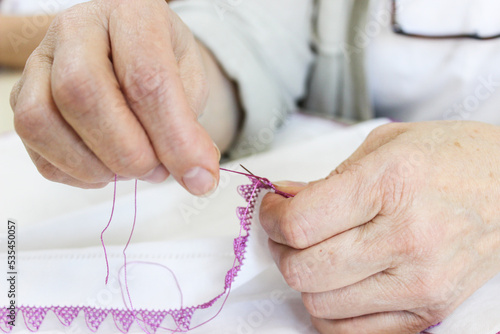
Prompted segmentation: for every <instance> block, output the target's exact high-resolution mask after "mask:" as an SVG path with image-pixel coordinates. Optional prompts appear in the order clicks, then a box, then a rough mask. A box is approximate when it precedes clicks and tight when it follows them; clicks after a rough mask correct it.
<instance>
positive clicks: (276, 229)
mask: <svg viewBox="0 0 500 334" xmlns="http://www.w3.org/2000/svg"><path fill="white" fill-rule="evenodd" d="M365 174H366V173H365V172H364V171H363V168H355V169H354V170H349V171H345V172H343V173H341V174H337V175H332V176H330V177H329V178H328V179H325V180H322V181H319V182H316V183H314V184H312V185H310V186H308V187H306V188H305V189H303V190H302V191H301V192H299V193H298V194H297V195H296V196H295V197H293V198H284V197H282V196H280V195H276V194H273V193H268V194H266V196H265V197H264V199H263V201H262V205H261V207H260V216H259V218H260V223H261V225H262V227H263V228H264V230H265V231H266V232H267V234H268V235H269V237H270V238H271V239H272V240H273V241H275V242H277V243H280V244H284V245H287V246H290V247H293V248H296V249H305V248H308V247H310V246H312V245H315V244H317V243H319V242H321V241H323V240H325V239H327V238H330V237H332V236H335V235H337V234H340V233H342V232H344V231H347V230H349V229H351V228H353V227H356V226H360V225H363V224H365V223H367V222H369V221H371V220H372V219H373V218H375V217H376V216H377V214H378V213H379V212H380V210H381V208H382V196H381V194H380V193H379V191H378V189H379V187H378V185H377V183H378V180H377V177H376V175H369V176H366V175H365Z"/></svg>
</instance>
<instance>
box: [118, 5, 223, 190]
mask: <svg viewBox="0 0 500 334" xmlns="http://www.w3.org/2000/svg"><path fill="white" fill-rule="evenodd" d="M130 6H132V7H130ZM132 9H133V10H132ZM124 21H125V22H134V25H133V26H132V27H133V28H134V29H130V28H131V26H130V25H125V24H123V22H124ZM110 36H111V43H112V55H113V65H114V69H115V71H116V74H117V78H118V81H119V82H120V85H121V87H122V88H123V90H124V93H125V96H126V98H127V101H128V103H129V105H130V106H131V108H132V110H133V111H134V113H135V115H136V117H137V118H138V119H139V121H140V122H141V124H142V126H143V127H144V129H145V131H146V132H147V134H148V136H149V139H150V140H151V143H152V145H153V147H154V150H155V152H156V155H157V156H158V158H159V160H160V161H161V162H162V163H163V165H165V166H166V167H167V169H168V170H169V172H171V174H172V175H173V176H174V177H175V179H176V180H177V181H178V182H179V183H180V184H181V185H183V186H184V187H185V188H186V189H187V190H189V191H190V192H191V193H193V194H195V195H203V194H206V193H207V192H209V191H210V190H212V189H214V187H215V186H216V185H217V183H218V177H219V169H218V168H219V164H218V162H219V156H218V151H217V149H216V148H215V146H214V144H213V141H212V139H211V138H210V136H209V135H208V133H207V132H206V131H205V130H204V129H203V127H202V126H201V125H200V124H199V123H198V120H197V112H201V110H193V108H194V106H191V105H190V103H189V99H188V96H187V95H188V94H190V97H191V98H193V96H191V95H193V94H194V95H195V96H194V99H195V100H198V101H200V100H203V99H204V98H205V96H203V94H201V93H200V91H202V90H203V89H201V88H204V87H205V85H206V84H205V83H204V80H203V78H202V75H203V71H204V69H203V65H202V61H201V55H200V54H199V52H198V50H197V45H196V43H195V40H194V38H193V36H192V35H191V33H190V32H189V30H188V28H187V27H185V26H184V24H183V23H182V22H181V21H180V19H179V18H178V17H177V16H176V15H175V13H174V12H172V11H171V10H170V9H169V7H168V5H167V4H165V2H164V1H150V2H148V5H147V6H144V4H143V3H142V2H129V3H123V4H122V5H119V6H118V7H117V8H116V9H115V11H114V12H113V14H112V15H111V17H110ZM179 39H180V40H181V41H179ZM176 44H182V45H176ZM176 52H178V53H180V54H179V55H178V54H176ZM177 56H179V57H180V59H179V60H178V59H177ZM183 65H184V66H188V67H189V69H190V72H189V73H188V75H190V76H192V77H199V80H193V82H195V84H193V87H184V82H183V80H181V74H180V66H183ZM196 95H200V96H196ZM201 104H202V103H201Z"/></svg>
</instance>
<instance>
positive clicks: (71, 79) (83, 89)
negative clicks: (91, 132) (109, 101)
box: [52, 60, 104, 118]
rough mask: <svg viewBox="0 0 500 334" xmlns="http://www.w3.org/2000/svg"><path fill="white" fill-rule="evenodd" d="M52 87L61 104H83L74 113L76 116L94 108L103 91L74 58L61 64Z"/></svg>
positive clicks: (82, 115) (79, 116) (81, 115)
mask: <svg viewBox="0 0 500 334" xmlns="http://www.w3.org/2000/svg"><path fill="white" fill-rule="evenodd" d="M52 87H53V94H54V98H55V99H56V100H57V101H59V102H61V103H62V104H63V105H69V106H85V108H80V109H79V113H78V115H74V116H75V117H78V118H82V117H85V116H86V114H87V113H88V112H90V111H91V110H94V107H95V105H96V104H97V103H98V101H99V100H100V98H101V97H102V92H103V91H104V90H102V89H100V85H99V84H98V83H97V82H96V80H95V79H94V78H93V77H92V76H91V75H89V73H88V72H87V71H86V70H85V69H84V68H83V67H82V66H80V64H79V63H78V61H76V60H73V61H69V62H68V63H67V64H63V65H61V67H60V68H59V71H56V75H55V79H54V81H53V83H52ZM69 109H71V108H69Z"/></svg>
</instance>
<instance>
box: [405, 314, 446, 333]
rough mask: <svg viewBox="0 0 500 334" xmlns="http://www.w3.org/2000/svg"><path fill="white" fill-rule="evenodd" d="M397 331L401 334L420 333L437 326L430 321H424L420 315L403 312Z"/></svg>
mask: <svg viewBox="0 0 500 334" xmlns="http://www.w3.org/2000/svg"><path fill="white" fill-rule="evenodd" d="M399 320H400V321H399V330H400V331H401V333H408V334H412V333H420V331H422V330H425V329H426V328H428V327H430V326H432V325H435V324H437V322H434V323H433V322H432V321H430V319H426V318H424V317H422V316H420V315H417V314H414V313H410V312H404V313H402V314H401V317H400V318H399Z"/></svg>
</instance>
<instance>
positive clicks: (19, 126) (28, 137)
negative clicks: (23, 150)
mask: <svg viewBox="0 0 500 334" xmlns="http://www.w3.org/2000/svg"><path fill="white" fill-rule="evenodd" d="M44 114H45V108H44V106H43V105H41V104H36V103H35V102H30V101H24V102H23V103H18V105H17V106H16V109H15V110H14V128H15V130H16V132H17V134H18V135H19V136H20V137H21V138H22V139H23V140H25V141H28V142H38V141H43V138H44V135H43V132H44V130H43V129H45V128H46V127H47V126H48V124H47V122H48V117H46V116H45V115H44Z"/></svg>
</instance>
